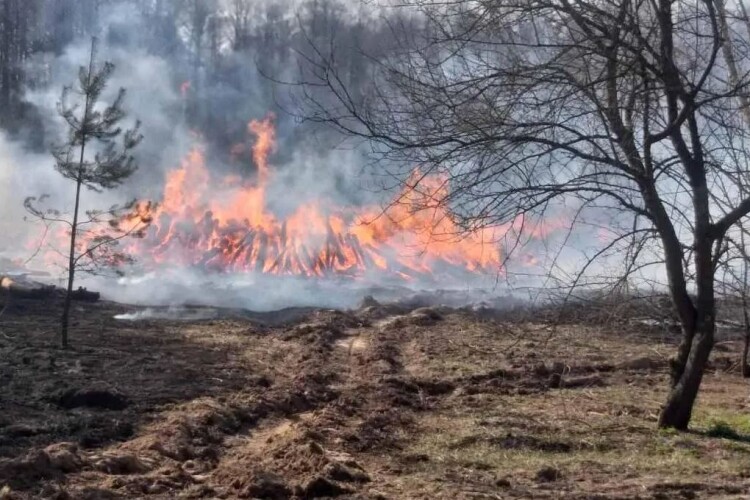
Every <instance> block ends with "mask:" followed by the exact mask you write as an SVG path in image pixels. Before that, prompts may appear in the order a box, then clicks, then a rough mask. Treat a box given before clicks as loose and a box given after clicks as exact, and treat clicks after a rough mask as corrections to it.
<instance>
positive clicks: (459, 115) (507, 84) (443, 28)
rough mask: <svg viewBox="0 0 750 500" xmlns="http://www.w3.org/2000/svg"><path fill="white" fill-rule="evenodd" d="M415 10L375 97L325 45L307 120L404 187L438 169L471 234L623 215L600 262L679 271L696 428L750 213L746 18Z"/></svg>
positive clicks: (533, 2)
mask: <svg viewBox="0 0 750 500" xmlns="http://www.w3.org/2000/svg"><path fill="white" fill-rule="evenodd" d="M402 4H403V6H402V7H400V8H403V9H408V10H409V12H410V13H411V15H412V18H413V19H414V18H415V19H418V20H419V21H420V22H421V23H423V29H422V30H419V31H414V30H410V31H406V30H400V29H399V27H398V26H394V27H393V38H394V39H397V40H398V41H399V49H398V50H396V51H393V53H392V54H390V56H389V57H387V58H381V59H380V60H379V61H378V66H377V71H376V72H375V74H373V75H371V76H370V81H372V82H373V83H372V85H371V87H370V89H369V90H368V92H367V93H366V94H365V95H364V97H363V98H361V99H359V98H356V99H355V98H354V97H353V93H351V92H350V90H349V88H348V86H347V84H346V79H345V78H343V77H342V76H341V74H340V68H339V67H338V65H337V62H336V57H335V54H334V53H331V52H326V51H325V50H323V49H322V48H320V44H318V45H316V46H315V54H314V57H310V58H308V61H306V64H307V67H308V68H309V72H308V74H307V75H306V76H305V78H304V79H303V81H302V82H298V83H302V84H303V85H302V86H301V89H302V91H301V93H300V96H299V97H300V99H301V102H302V104H303V111H302V115H303V116H304V117H305V118H306V119H308V120H313V121H319V122H325V123H329V124H332V125H333V126H335V127H336V128H338V129H339V130H341V131H343V132H345V133H347V134H351V135H353V136H357V137H363V138H366V139H369V140H371V141H372V142H373V145H374V150H375V151H376V152H377V153H380V154H382V155H383V156H384V158H386V159H389V160H391V162H390V163H389V164H390V165H396V166H395V167H393V166H391V167H389V168H390V172H391V173H392V174H393V175H394V176H395V177H398V178H401V179H404V178H407V177H406V172H405V171H404V170H403V169H402V168H400V167H399V165H409V168H411V166H412V165H415V164H416V165H420V167H421V169H422V172H423V174H424V175H425V176H427V175H429V174H431V173H439V174H440V175H441V178H444V179H446V182H448V183H450V191H449V193H448V194H447V195H446V196H445V198H444V199H442V200H440V202H441V203H444V204H447V205H449V206H450V208H451V209H452V212H453V214H454V217H456V219H457V220H458V221H459V222H460V224H461V226H462V227H463V228H465V229H466V230H472V229H475V228H477V227H482V226H493V225H500V224H506V223H508V222H510V221H513V220H516V219H517V217H518V216H519V214H521V215H524V217H525V218H526V219H529V218H542V217H544V215H545V212H546V210H547V209H548V208H549V207H551V206H554V204H555V203H557V201H558V200H560V199H566V200H576V202H577V203H578V206H579V210H580V211H585V210H586V209H587V208H588V209H590V208H591V207H596V208H597V210H596V212H597V213H598V214H599V215H600V216H601V214H602V213H604V212H607V213H609V214H610V216H611V219H610V220H612V221H613V222H612V226H611V227H612V229H613V230H614V229H615V228H622V230H618V234H617V235H616V236H614V237H613V238H612V241H610V242H609V243H607V244H606V248H605V249H603V250H602V252H604V251H605V250H607V249H612V248H616V247H617V246H618V245H621V244H622V245H626V246H627V248H629V249H630V251H629V252H628V253H627V254H626V255H627V257H628V260H629V262H628V263H627V264H626V266H625V273H633V272H634V270H639V269H640V270H642V269H643V268H644V267H645V266H648V265H653V264H654V263H655V262H656V263H660V264H662V265H663V269H664V270H665V271H666V277H667V280H666V281H667V282H666V284H665V287H666V289H667V290H668V292H669V294H670V296H671V298H672V302H673V305H674V308H675V310H676V313H677V316H678V317H679V321H680V324H681V327H682V328H681V329H682V340H681V343H680V346H679V348H678V350H677V354H676V356H675V357H674V359H673V360H672V365H671V390H670V393H669V396H668V398H667V401H666V404H665V405H664V407H663V410H662V413H661V416H660V419H659V425H660V426H661V427H674V428H677V429H685V428H687V426H688V424H689V421H690V417H691V413H692V408H693V405H694V402H695V400H696V396H697V394H698V390H699V387H700V384H701V381H702V378H703V374H704V370H705V367H706V363H707V361H708V357H709V355H710V353H711V350H712V347H713V345H714V336H715V328H716V293H715V280H716V271H717V267H718V265H719V263H720V261H721V259H722V258H723V257H724V256H725V251H726V249H727V234H728V232H729V230H730V228H732V227H737V225H739V224H742V222H743V220H744V218H745V216H746V215H747V214H748V212H750V194H748V193H750V192H746V191H745V189H746V186H748V185H750V183H749V182H748V181H750V179H749V178H748V169H747V156H746V155H747V153H746V151H747V148H746V147H745V142H746V140H747V138H748V137H747V135H748V128H747V127H744V126H743V119H744V110H745V109H746V107H745V106H744V102H745V101H746V99H747V98H746V96H747V90H748V89H747V86H748V83H749V82H750V78H749V75H748V70H750V53H749V52H748V48H749V47H748V39H747V37H746V36H744V35H745V34H744V33H741V32H740V29H741V28H742V29H744V24H745V23H744V19H745V18H743V16H742V13H743V8H744V7H743V6H742V5H740V4H731V5H730V4H728V3H726V2H725V0H597V1H578V0H476V1H469V0H457V1H453V2H442V1H437V0H435V1H433V0H421V1H416V0H414V1H410V0H407V1H405V2H402ZM730 44H731V46H730V47H729V52H726V51H725V52H724V53H723V55H722V50H724V49H726V48H727V46H728V45H730ZM727 54H729V58H727ZM331 96H332V97H333V103H332V99H331ZM412 180H413V177H412ZM411 187H412V188H414V189H419V183H418V182H417V183H414V184H412V185H411ZM600 218H601V217H600ZM576 220H577V219H575V220H574V222H575V221H576ZM597 255H598V254H597ZM648 255H656V258H655V259H654V258H649V257H648ZM584 267H588V265H587V266H584ZM575 282H576V283H579V281H578V280H577V279H576V280H575Z"/></svg>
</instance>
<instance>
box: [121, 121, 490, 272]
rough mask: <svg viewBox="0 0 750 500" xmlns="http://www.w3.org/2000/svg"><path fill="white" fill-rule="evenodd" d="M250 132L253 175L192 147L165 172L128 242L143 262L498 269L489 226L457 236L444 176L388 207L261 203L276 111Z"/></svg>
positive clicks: (278, 268) (224, 268)
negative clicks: (227, 168)
mask: <svg viewBox="0 0 750 500" xmlns="http://www.w3.org/2000/svg"><path fill="white" fill-rule="evenodd" d="M248 132H249V133H250V134H252V136H253V137H254V143H253V145H252V148H251V151H252V156H253V161H254V164H255V166H256V168H257V174H256V175H255V178H254V179H251V180H248V179H246V178H239V177H237V176H230V177H220V178H217V177H216V176H214V175H212V173H211V172H210V171H209V169H208V168H207V167H206V159H205V154H204V152H203V151H202V150H201V148H199V147H196V148H195V149H193V150H192V151H191V152H190V154H188V155H187V157H186V158H185V159H184V160H183V162H182V165H181V166H180V167H179V168H177V169H174V170H172V171H170V172H169V173H168V174H167V178H166V181H165V184H164V191H163V199H162V200H161V202H160V203H159V204H158V205H157V208H156V209H155V210H154V213H152V214H151V220H152V221H153V222H152V224H151V227H150V228H149V230H148V231H147V234H146V235H145V237H144V238H142V239H140V240H137V241H135V242H134V243H133V244H132V245H131V247H130V248H129V251H130V252H131V253H133V254H134V255H135V256H136V257H137V258H138V259H139V260H141V261H143V262H144V265H149V264H153V265H164V264H177V265H182V266H194V267H199V268H203V269H206V270H212V271H219V272H235V273H236V272H259V273H267V274H280V275H297V276H311V277H312V276H317V277H322V276H337V275H338V276H341V275H343V276H350V277H357V276H364V275H366V274H368V273H370V272H377V273H388V274H390V275H392V276H394V277H400V278H403V279H408V280H410V279H416V278H419V277H425V276H434V274H435V272H436V271H438V270H454V271H455V270H463V271H466V272H471V273H497V272H499V271H500V269H501V255H500V251H499V247H498V246H497V245H496V244H495V243H494V242H495V241H496V240H497V236H498V235H497V234H496V230H479V231H476V232H474V233H471V234H469V235H464V237H462V238H458V237H457V235H458V233H459V231H458V227H457V226H456V225H455V223H454V222H453V220H452V219H451V217H450V215H451V214H450V213H449V212H448V211H447V209H446V208H445V207H443V206H442V205H441V203H440V200H441V198H443V197H444V196H445V194H446V193H447V190H448V189H449V186H448V185H447V182H445V180H444V179H439V178H427V179H422V181H421V182H420V186H419V189H418V190H417V189H411V188H408V187H407V189H405V190H404V192H402V193H401V194H400V195H399V196H398V198H397V199H396V200H395V203H393V204H392V206H391V208H390V209H389V210H387V211H386V212H385V213H381V212H382V210H380V209H379V208H376V207H359V208H351V207H347V208H343V207H337V206H335V205H333V204H332V203H330V202H326V201H324V200H321V201H318V202H315V203H307V204H303V205H301V206H299V207H298V208H297V209H296V210H295V211H294V212H293V213H291V215H289V216H287V217H284V218H279V217H277V216H276V215H275V214H273V213H272V212H271V211H270V210H269V209H268V207H267V203H266V202H267V199H266V196H267V188H268V186H269V183H271V182H272V181H273V173H272V169H271V167H270V165H269V157H270V156H271V155H272V154H273V152H274V151H275V150H276V147H277V145H276V137H275V129H274V126H273V117H272V116H269V117H267V118H265V119H263V120H255V121H252V122H250V124H249V125H248ZM416 175H418V173H416V172H415V176H416ZM246 177H247V176H246ZM413 180H416V177H415V178H414V179H413Z"/></svg>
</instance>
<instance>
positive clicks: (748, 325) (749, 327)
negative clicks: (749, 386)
mask: <svg viewBox="0 0 750 500" xmlns="http://www.w3.org/2000/svg"><path fill="white" fill-rule="evenodd" d="M745 266H746V267H745V269H747V264H745ZM746 290H747V275H746V278H745V288H744V289H743V290H742V314H743V318H744V320H745V344H744V346H743V348H742V376H743V377H744V378H750V366H748V364H747V355H748V351H750V315H749V314H748V310H747V292H746Z"/></svg>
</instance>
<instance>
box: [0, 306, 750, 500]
mask: <svg viewBox="0 0 750 500" xmlns="http://www.w3.org/2000/svg"><path fill="white" fill-rule="evenodd" d="M0 308H1V307H0ZM128 312H134V310H133V308H130V307H127V306H122V305H117V304H110V303H104V302H103V303H97V304H77V305H76V309H75V314H74V325H73V328H72V331H71V343H72V346H73V347H72V348H71V349H69V350H61V349H59V348H57V338H56V332H57V326H56V325H57V321H58V317H59V304H57V303H48V304H45V303H40V302H38V301H36V302H35V301H26V302H24V301H14V302H13V303H11V304H9V307H8V308H7V310H6V311H5V313H4V314H3V315H2V317H1V318H0V499H26V498H57V499H66V498H70V499H115V498H147V497H150V498H271V499H274V498H278V499H283V498H324V497H336V496H339V497H343V498H362V499H376V498H425V499H438V498H450V499H456V498H461V499H463V498H467V499H468V498H550V499H552V498H576V499H583V498H587V499H588V498H591V499H594V498H598V499H636V498H654V499H662V498H748V496H749V495H750V414H749V413H748V403H749V401H748V391H747V383H746V382H745V381H743V379H742V378H741V376H740V375H739V373H738V367H737V363H736V362H737V360H738V359H739V354H738V353H739V348H740V345H739V342H737V341H735V340H731V339H730V340H724V341H722V342H721V343H719V345H718V346H717V348H716V351H715V353H714V355H713V359H712V362H711V369H710V372H709V373H708V375H707V376H706V379H705V382H704V388H703V392H702V394H701V397H700V401H699V403H698V406H697V408H696V411H695V415H694V420H693V421H694V426H693V428H694V430H693V431H691V432H689V433H672V432H663V431H658V430H657V429H656V419H657V415H658V412H659V405H660V403H661V402H662V401H663V399H664V396H665V388H666V383H667V363H668V358H669V356H670V355H671V354H672V352H673V351H674V349H675V343H676V341H677V339H676V338H675V337H674V334H671V333H669V332H668V331H660V330H659V329H657V328H654V327H648V326H646V325H641V326H638V323H630V324H625V323H623V324H619V325H614V324H608V325H607V326H596V325H591V324H585V325H584V324H575V323H571V324H567V325H564V326H557V327H554V328H553V327H552V326H551V324H550V323H548V322H545V321H542V320H541V319H536V320H533V321H532V320H528V319H527V320H522V319H519V318H518V317H515V318H514V319H513V320H512V321H510V320H507V321H503V320H502V318H497V317H495V318H493V319H488V318H489V317H490V316H492V315H487V314H486V311H483V312H482V313H481V314H480V313H478V312H474V311H470V310H455V309H440V308H422V309H416V310H409V309H404V308H398V307H383V306H380V305H378V304H375V303H370V304H369V306H368V307H365V308H362V309H360V310H357V311H350V312H337V311H328V310H289V311H283V312H280V313H278V314H266V315H257V314H255V315H254V314H245V313H241V312H237V311H226V312H223V313H221V314H219V315H218V318H215V319H209V320H206V319H204V320H196V319H191V320H189V321H179V320H174V319H158V320H157V319H152V320H148V319H146V320H140V321H132V322H129V321H118V320H115V319H114V316H115V315H117V314H123V313H128ZM186 317H189V315H187V314H186ZM542 317H543V316H539V318H542Z"/></svg>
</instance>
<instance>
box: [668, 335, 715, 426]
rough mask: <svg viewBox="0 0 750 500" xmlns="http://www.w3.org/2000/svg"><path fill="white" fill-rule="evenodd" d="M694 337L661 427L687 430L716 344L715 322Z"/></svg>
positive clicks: (670, 396)
mask: <svg viewBox="0 0 750 500" xmlns="http://www.w3.org/2000/svg"><path fill="white" fill-rule="evenodd" d="M701 330H702V331H700V332H697V333H696V334H695V336H694V337H693V343H692V347H691V349H690V355H689V356H688V360H687V363H686V364H685V369H684V370H683V373H682V376H681V377H680V380H679V381H678V382H677V384H676V385H674V387H672V390H671V392H670V393H669V397H668V398H667V403H666V405H665V406H664V408H663V409H662V412H661V415H660V417H659V427H662V428H665V427H671V428H675V429H678V430H687V427H688V424H689V423H690V417H691V415H692V413H693V405H694V404H695V399H696V397H697V395H698V389H699V388H700V385H701V381H702V380H703V372H704V371H705V368H706V364H707V362H708V357H709V355H710V354H711V349H712V348H713V345H714V324H713V322H710V324H706V325H704V326H703V328H702V329H701Z"/></svg>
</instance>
